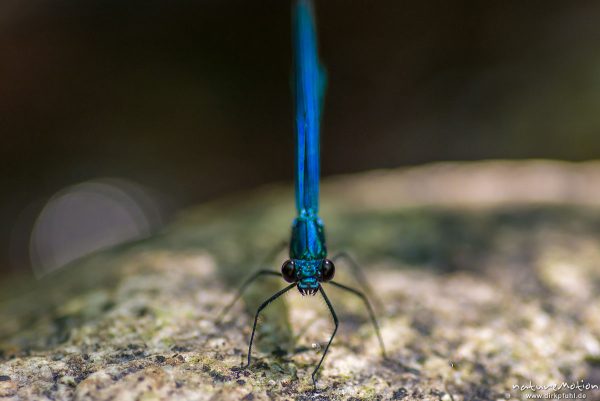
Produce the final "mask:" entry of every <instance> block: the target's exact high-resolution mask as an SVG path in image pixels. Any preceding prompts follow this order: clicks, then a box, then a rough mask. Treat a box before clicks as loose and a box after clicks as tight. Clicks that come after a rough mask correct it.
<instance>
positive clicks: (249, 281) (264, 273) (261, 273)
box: [216, 270, 281, 326]
mask: <svg viewBox="0 0 600 401" xmlns="http://www.w3.org/2000/svg"><path fill="white" fill-rule="evenodd" d="M260 276H277V277H281V273H279V272H277V271H275V270H259V271H257V272H256V273H254V274H253V275H252V276H250V277H249V278H248V279H247V280H246V281H244V284H242V285H241V286H240V288H239V289H238V290H237V293H236V295H235V298H233V300H232V301H231V302H230V303H229V304H228V305H227V306H226V307H225V308H223V310H222V311H221V313H219V317H218V318H217V321H216V325H217V326H218V325H220V324H221V323H222V321H223V319H224V318H225V315H227V312H229V310H230V309H231V308H232V307H233V305H235V303H236V302H237V301H238V299H240V298H241V297H242V295H243V294H244V291H246V289H247V288H248V286H250V284H252V283H253V282H254V280H256V279H257V278H259V277H260Z"/></svg>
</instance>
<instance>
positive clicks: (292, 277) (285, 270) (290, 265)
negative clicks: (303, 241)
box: [281, 260, 296, 283]
mask: <svg viewBox="0 0 600 401" xmlns="http://www.w3.org/2000/svg"><path fill="white" fill-rule="evenodd" d="M281 274H282V275H283V279H284V280H285V281H287V282H288V283H294V282H295V281H296V265H295V263H294V261H293V260H286V261H285V262H283V265H282V266H281Z"/></svg>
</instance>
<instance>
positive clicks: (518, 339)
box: [0, 161, 600, 401]
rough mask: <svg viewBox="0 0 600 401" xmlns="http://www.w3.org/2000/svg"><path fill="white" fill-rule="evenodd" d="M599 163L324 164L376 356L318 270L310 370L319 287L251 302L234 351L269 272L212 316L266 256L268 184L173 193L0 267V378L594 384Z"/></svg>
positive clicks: (260, 388) (62, 382) (130, 384)
mask: <svg viewBox="0 0 600 401" xmlns="http://www.w3.org/2000/svg"><path fill="white" fill-rule="evenodd" d="M599 177H600V164H598V163H583V164H568V163H554V162H542V161H539V162H483V163H467V164H459V163H457V164H441V165H433V166H426V167H421V168H416V169H408V170H396V171H382V172H372V173H367V174H361V175H356V176H348V177H338V178H334V179H331V180H329V181H327V182H326V183H325V185H324V196H323V201H322V205H323V213H322V217H323V219H324V221H325V224H326V228H327V230H328V232H327V234H328V240H329V248H330V253H335V251H336V250H349V251H350V252H351V253H352V254H353V255H354V256H356V258H358V260H359V261H360V262H362V264H363V266H364V268H365V271H366V272H367V274H368V280H369V283H370V285H371V286H372V287H373V288H374V289H375V292H376V294H377V297H378V299H379V300H380V302H379V303H380V305H379V308H377V309H379V318H380V324H381V328H382V334H383V338H384V341H385V343H386V347H387V352H388V359H383V358H382V357H381V356H380V354H379V350H378V345H377V339H376V337H375V335H374V332H373V329H372V327H371V326H370V323H369V320H368V317H367V315H366V313H365V311H364V309H363V306H362V305H361V303H360V301H359V300H358V299H355V298H354V297H353V296H352V295H349V294H345V293H341V292H340V291H339V290H337V289H335V288H331V287H330V286H327V285H326V286H325V288H326V291H327V292H328V294H329V296H330V298H331V300H332V302H333V304H334V305H335V307H336V310H337V311H338V315H339V316H340V320H341V325H340V330H339V332H338V336H337V337H336V339H335V340H334V343H333V346H332V348H331V351H330V354H329V355H328V357H327V359H326V360H325V363H324V365H323V368H322V371H321V372H322V373H321V375H320V379H319V382H318V389H317V390H314V389H313V386H312V383H311V381H310V373H311V371H312V368H313V366H314V365H315V364H316V363H317V362H318V359H319V357H320V351H321V350H322V347H323V345H324V344H325V343H326V341H327V339H328V336H329V334H330V333H331V331H332V329H333V323H332V321H331V317H330V316H329V315H328V313H327V309H326V307H325V304H324V302H323V301H322V299H320V298H318V297H301V296H300V294H299V293H298V292H297V291H294V292H290V293H289V295H287V296H286V297H285V299H284V300H282V301H279V302H277V303H274V304H273V305H272V306H270V307H269V308H268V309H267V313H266V314H265V317H264V319H263V320H262V324H261V326H260V331H259V334H258V339H257V343H256V348H255V351H254V355H253V356H254V359H253V363H252V365H251V367H250V368H249V369H242V368H241V366H242V364H243V361H244V358H245V355H246V352H247V342H248V337H249V334H250V326H251V323H252V314H253V311H254V310H255V308H256V307H257V305H258V303H259V302H260V301H261V300H262V299H265V298H266V297H267V296H268V295H270V294H271V293H273V292H275V291H276V290H277V289H279V288H282V287H283V285H284V284H285V283H284V282H282V280H278V279H277V278H273V279H265V281H264V282H263V283H261V284H257V285H256V286H254V287H253V288H252V289H251V290H250V291H249V292H248V295H247V296H245V297H244V299H243V300H242V302H240V303H239V304H237V305H236V306H235V307H234V308H233V309H232V310H231V312H230V313H229V314H228V316H227V317H226V318H225V320H224V321H223V322H222V323H221V324H217V316H218V314H219V311H221V310H222V308H223V307H224V306H225V305H226V304H227V303H228V302H229V301H230V300H231V299H232V297H233V295H234V292H235V288H236V285H238V284H239V283H240V282H241V281H242V280H243V279H244V278H245V277H246V276H247V275H248V274H249V273H250V272H251V271H252V270H253V269H256V268H258V267H261V266H263V267H264V266H272V267H274V268H276V269H277V268H278V266H279V265H280V263H281V261H282V260H283V259H284V258H285V254H284V253H283V252H282V253H281V254H279V255H278V256H277V257H276V258H274V260H273V261H269V262H267V263H264V264H263V263H262V262H261V260H262V258H263V257H264V255H267V254H269V252H270V250H271V249H273V248H274V247H275V246H276V244H277V243H278V242H279V241H281V240H282V239H285V237H286V236H287V235H288V230H289V224H290V222H291V219H292V217H293V214H292V213H293V206H292V205H293V203H292V202H293V200H292V194H291V193H290V192H289V191H288V188H283V189H282V188H279V187H273V188H266V189H263V190H261V191H258V192H256V193H254V194H249V195H248V196H247V197H246V198H245V199H239V198H240V197H237V198H238V199H237V200H227V199H225V200H221V201H219V202H215V203H212V204H207V205H203V206H201V207H199V208H197V209H194V210H189V211H187V212H186V213H183V214H181V216H180V217H179V218H178V219H177V221H176V222H174V223H173V224H172V225H171V226H169V227H168V228H167V229H166V230H165V231H164V232H162V233H160V234H159V235H157V236H155V237H153V238H149V239H148V240H145V241H141V242H138V243H134V244H128V245H126V246H121V247H119V248H116V249H112V250H109V251H105V252H102V253H98V254H95V255H92V256H90V257H87V258H85V259H84V260H81V261H79V262H77V263H75V264H73V265H71V266H68V267H66V268H64V269H63V270H61V271H59V272H58V273H56V274H53V275H51V276H48V277H45V278H43V279H41V280H32V279H28V278H23V279H21V280H13V281H11V282H8V283H4V284H3V286H2V288H1V291H2V295H1V299H2V301H1V303H0V316H2V319H1V321H0V397H3V398H1V399H7V400H28V399H32V400H113V399H116V400H417V399H418V400H438V401H440V400H441V401H462V400H465V401H466V400H499V399H509V398H510V399H523V398H525V397H526V396H527V394H531V393H533V392H534V391H533V390H532V389H531V388H528V386H529V385H530V384H531V385H533V386H536V385H538V386H549V385H552V384H554V383H556V384H560V383H563V382H567V383H568V384H572V383H575V384H580V385H583V386H585V385H586V384H587V385H600V298H599V297H598V294H600V267H599V265H600V247H599V246H598V241H599V238H598V236H599V234H600V209H599V208H598V206H600V186H597V185H596V186H594V185H595V184H596V183H597V182H598V180H597V178H599ZM350 272H351V269H350V268H349V266H347V264H345V263H343V262H341V261H340V262H339V263H338V264H337V276H336V279H337V280H338V281H340V282H344V283H347V284H349V285H352V286H359V285H360V283H357V282H356V280H355V278H354V277H353V275H352V274H350ZM515 386H517V387H518V386H524V387H525V388H523V389H521V388H515ZM545 392H548V391H543V390H536V391H535V393H537V394H540V393H545ZM558 392H559V393H563V394H575V395H576V396H577V394H579V395H581V394H585V396H586V397H587V398H586V399H587V400H593V399H600V391H599V390H591V389H585V388H583V389H574V390H571V389H564V388H563V389H561V390H559V391H558Z"/></svg>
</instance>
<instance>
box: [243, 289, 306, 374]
mask: <svg viewBox="0 0 600 401" xmlns="http://www.w3.org/2000/svg"><path fill="white" fill-rule="evenodd" d="M295 286H296V283H292V284H290V285H288V286H287V287H285V288H284V289H283V290H281V291H279V292H277V293H275V294H274V295H272V296H271V297H270V298H269V299H267V300H266V301H265V302H263V303H262V304H261V305H260V306H259V307H258V310H257V311H256V315H255V316H254V325H253V326H252V335H251V336H250V345H249V346H248V364H247V365H246V367H248V366H250V358H251V356H252V343H253V342H254V334H255V333H256V323H257V322H258V316H259V315H260V312H261V311H262V310H263V309H265V308H266V307H267V306H268V305H269V304H270V303H271V302H273V301H275V300H276V299H277V298H279V297H280V296H282V295H283V294H285V293H286V292H288V291H289V290H291V289H292V288H294V287H295Z"/></svg>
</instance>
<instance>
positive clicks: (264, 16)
mask: <svg viewBox="0 0 600 401" xmlns="http://www.w3.org/2000/svg"><path fill="white" fill-rule="evenodd" d="M316 8H317V16H318V23H319V30H320V43H321V55H322V58H323V61H324V63H325V64H326V67H327V70H328V73H329V88H328V92H327V97H326V105H325V112H324V120H323V125H324V126H323V140H322V152H323V174H324V175H329V174H336V173H343V172H353V171H360V170H366V169H371V168H380V167H394V166H400V165H410V164H417V163H424V162H429V161H435V160H467V159H481V158H532V157H544V158H560V159H569V160H582V159H589V158H596V157H597V156H598V154H599V153H600V136H599V135H598V134H599V133H600V113H598V108H599V107H600V28H598V21H600V3H599V2H593V1H589V2H585V1H583V2H565V1H558V0H556V1H541V0H540V1H521V0H510V1H485V2H481V1H418V2H417V1H415V2H405V1H398V0H386V1H348V0H336V1H333V0H326V1H325V0H324V1H318V2H317V7H316ZM289 13H290V3H289V2H288V1H285V0H270V1H248V0H240V1H232V0H231V1H230V0H219V1H152V0H150V1H90V0H83V1H82V0H78V1H75V0H73V1H63V0H52V1H51V0H46V1H42V0H30V1H26V2H24V1H20V0H5V1H2V2H1V3H0V57H1V58H0V130H1V134H2V137H1V138H2V146H1V151H0V152H1V153H0V158H1V159H0V160H1V165H2V170H1V172H0V179H1V189H2V197H1V198H0V275H1V273H3V272H4V273H6V272H9V271H13V272H14V271H16V270H20V269H24V268H26V267H27V266H26V265H27V261H26V260H23V259H18V258H17V261H18V263H16V264H15V263H14V260H13V262H12V263H11V262H9V257H8V256H7V255H8V253H9V252H8V248H9V243H10V238H11V233H12V232H13V231H14V225H15V221H16V220H17V219H19V218H23V219H25V220H27V219H32V218H34V217H35V210H36V208H39V207H41V205H43V201H44V199H46V198H47V197H49V196H51V195H52V194H53V193H55V192H56V191H58V190H60V189H61V188H64V187H66V186H68V185H72V184H75V183H78V182H82V181H85V180H88V179H93V178H96V177H106V176H111V177H123V178H128V179H131V180H133V181H135V182H138V183H141V184H143V185H146V186H148V187H150V188H153V189H154V190H156V191H157V192H159V193H161V194H163V195H162V196H163V197H164V198H165V199H167V200H166V202H165V208H166V210H167V214H169V213H172V212H173V211H175V210H177V209H178V208H181V207H185V206H186V205H190V204H193V203H195V202H200V201H203V200H206V199H210V198H213V197H216V196H220V195H225V194H228V193H232V192H236V191H241V190H244V189H250V188H254V187H256V186H257V185H260V184H263V183H268V182H272V181H290V180H291V179H292V159H291V158H292V148H293V142H292V140H293V134H292V133H293V125H292V101H291V99H292V98H291V94H290V70H291V49H290V15H289ZM27 208H29V209H28V210H30V211H29V212H27V213H23V210H25V209H27ZM23 215H24V216H25V217H19V216H23ZM31 216H33V217H31ZM20 229H21V230H22V229H23V228H20Z"/></svg>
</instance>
